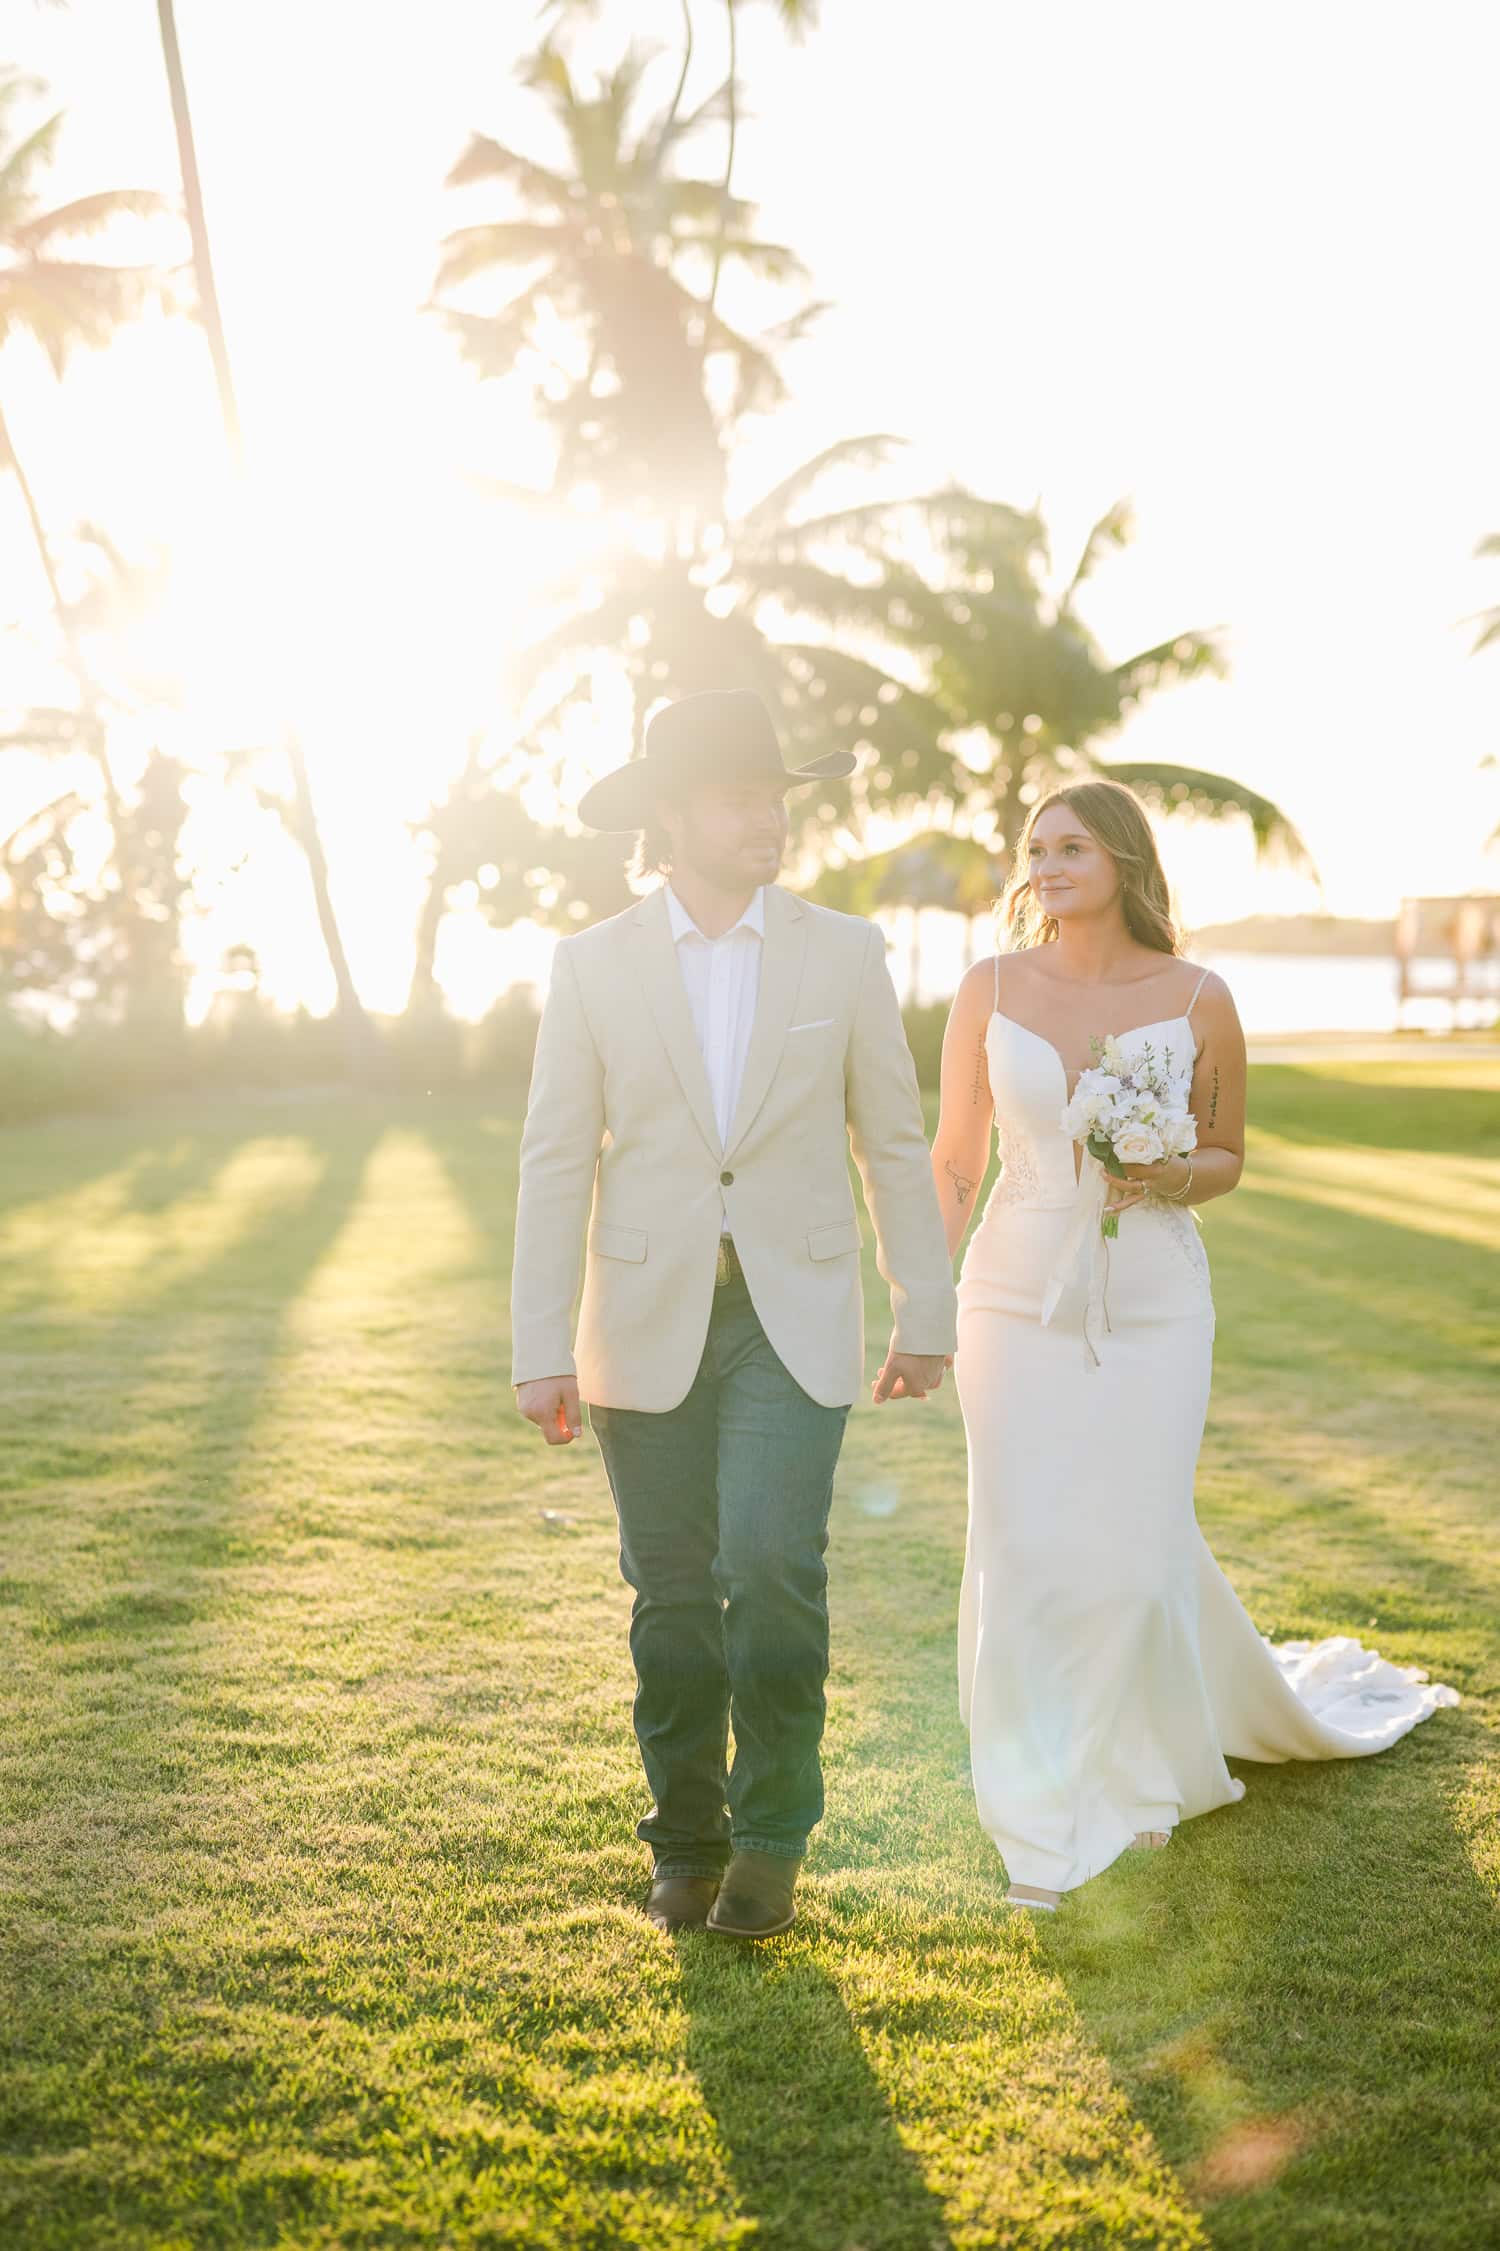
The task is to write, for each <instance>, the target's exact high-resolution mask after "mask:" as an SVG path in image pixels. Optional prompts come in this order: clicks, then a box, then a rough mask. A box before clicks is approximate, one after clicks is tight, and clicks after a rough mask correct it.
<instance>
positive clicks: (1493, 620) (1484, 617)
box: [1469, 610, 1500, 657]
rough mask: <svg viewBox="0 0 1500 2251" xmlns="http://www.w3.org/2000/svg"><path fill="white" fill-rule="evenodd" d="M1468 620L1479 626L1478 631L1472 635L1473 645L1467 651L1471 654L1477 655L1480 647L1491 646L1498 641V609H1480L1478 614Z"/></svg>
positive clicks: (1499, 621)
mask: <svg viewBox="0 0 1500 2251" xmlns="http://www.w3.org/2000/svg"><path fill="white" fill-rule="evenodd" d="M1469 622H1470V623H1471V624H1474V625H1477V626H1478V627H1479V631H1478V633H1477V634H1476V635H1475V636H1474V646H1473V648H1472V649H1471V650H1470V651H1469V654H1470V655H1471V656H1476V657H1477V656H1478V655H1479V653H1480V651H1481V649H1489V648H1493V646H1494V644H1495V643H1496V642H1497V641H1500V610H1481V611H1480V612H1479V614H1478V616H1477V617H1475V618H1472V619H1470V620H1469Z"/></svg>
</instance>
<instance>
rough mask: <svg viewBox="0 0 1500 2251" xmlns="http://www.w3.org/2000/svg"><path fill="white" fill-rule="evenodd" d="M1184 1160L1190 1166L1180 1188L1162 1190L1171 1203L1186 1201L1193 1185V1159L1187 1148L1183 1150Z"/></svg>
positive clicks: (1164, 1196)
mask: <svg viewBox="0 0 1500 2251" xmlns="http://www.w3.org/2000/svg"><path fill="white" fill-rule="evenodd" d="M1182 1161H1183V1163H1184V1164H1185V1165H1186V1166H1187V1168H1188V1171H1187V1178H1186V1180H1185V1181H1184V1182H1183V1184H1182V1186H1181V1187H1180V1188H1164V1189H1163V1190H1162V1196H1163V1198H1164V1199H1165V1201H1166V1202H1167V1203H1169V1204H1182V1203H1186V1201H1187V1198H1188V1194H1189V1191H1190V1190H1191V1188H1192V1185H1193V1160H1192V1158H1191V1157H1190V1156H1189V1155H1188V1154H1187V1151H1186V1150H1184V1151H1183V1152H1182Z"/></svg>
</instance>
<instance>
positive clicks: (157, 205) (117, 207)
mask: <svg viewBox="0 0 1500 2251" xmlns="http://www.w3.org/2000/svg"><path fill="white" fill-rule="evenodd" d="M172 208H173V206H172V201H171V198H170V197H169V196H165V195H158V194H157V192H156V190H155V189H154V188H106V189H104V190H103V191H102V192H101V193H100V194H98V195H81V196H79V197H77V199H76V200H75V201H74V202H72V203H64V204H60V205H59V206H58V208H57V209H56V210H55V211H43V212H40V213H39V214H38V215H37V216H36V217H35V218H33V219H24V220H22V221H21V222H20V224H19V225H17V226H12V227H9V228H7V229H6V235H7V239H8V241H9V242H10V245H11V247H12V248H13V249H15V250H18V251H23V252H26V253H28V254H34V253H35V252H37V251H39V250H42V249H44V248H45V247H46V245H47V244H48V243H51V242H65V241H69V240H75V241H76V240H77V239H78V238H79V237H80V236H83V235H90V234H98V233H99V232H100V230H101V229H102V228H104V227H107V226H110V225H112V224H113V222H114V221H115V220H116V219H122V218H136V219H157V218H160V217H161V215H162V213H163V212H165V211H170V210H171V209H172Z"/></svg>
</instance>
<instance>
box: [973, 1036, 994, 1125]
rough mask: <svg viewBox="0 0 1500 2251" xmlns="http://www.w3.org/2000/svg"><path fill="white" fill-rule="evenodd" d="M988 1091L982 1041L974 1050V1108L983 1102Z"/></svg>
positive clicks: (987, 1076)
mask: <svg viewBox="0 0 1500 2251" xmlns="http://www.w3.org/2000/svg"><path fill="white" fill-rule="evenodd" d="M989 1090H990V1074H989V1070H988V1068H987V1065H986V1060H985V1052H984V1041H983V1040H981V1041H980V1043H979V1045H978V1047H977V1048H976V1049H975V1050H974V1104H975V1107H976V1108H977V1107H978V1105H979V1104H980V1103H981V1102H982V1101H983V1100H984V1098H985V1096H986V1095H987V1094H988V1093H989Z"/></svg>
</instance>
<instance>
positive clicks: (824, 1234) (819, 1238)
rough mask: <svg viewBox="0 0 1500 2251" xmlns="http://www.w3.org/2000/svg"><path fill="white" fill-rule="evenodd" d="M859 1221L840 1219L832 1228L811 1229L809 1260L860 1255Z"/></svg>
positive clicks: (808, 1242)
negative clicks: (847, 1254) (848, 1254)
mask: <svg viewBox="0 0 1500 2251" xmlns="http://www.w3.org/2000/svg"><path fill="white" fill-rule="evenodd" d="M858 1250H859V1221H858V1220H857V1219H838V1220H835V1221H834V1223H833V1225H832V1226H831V1227H809V1229H808V1231H807V1255H808V1257H809V1258H843V1257H844V1256H845V1255H846V1253H850V1252H853V1253H856V1254H857V1253H858Z"/></svg>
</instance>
